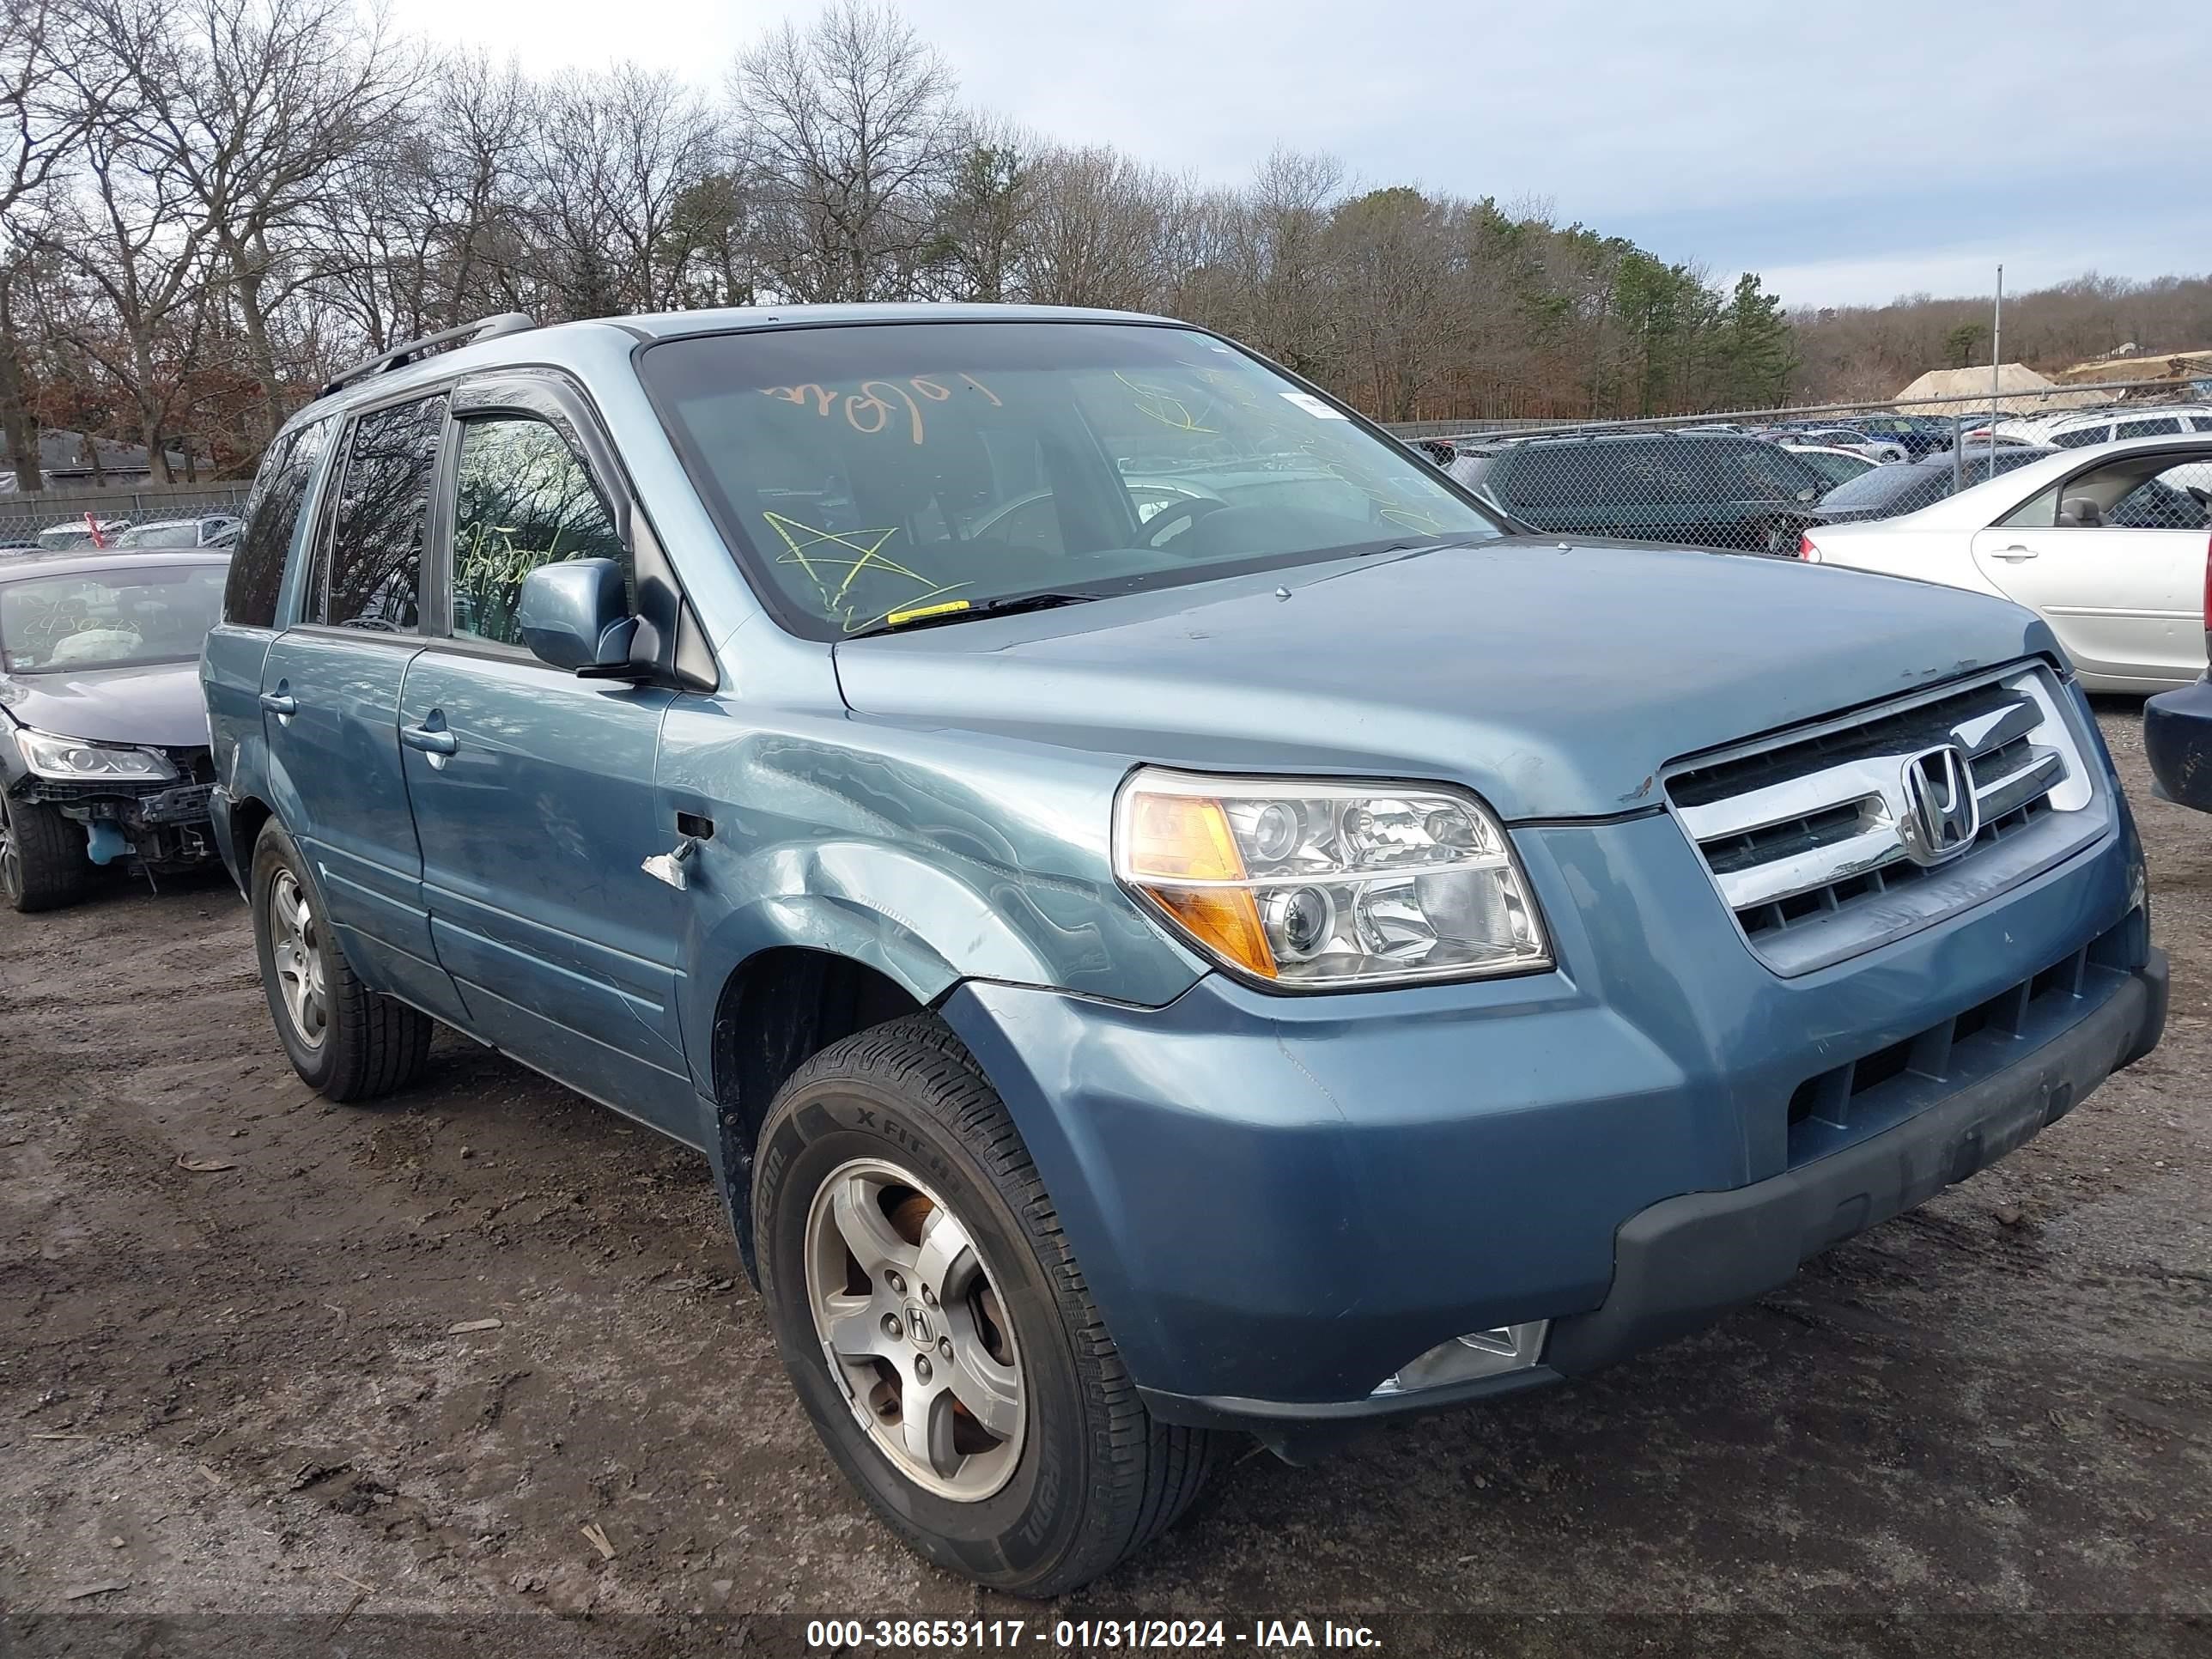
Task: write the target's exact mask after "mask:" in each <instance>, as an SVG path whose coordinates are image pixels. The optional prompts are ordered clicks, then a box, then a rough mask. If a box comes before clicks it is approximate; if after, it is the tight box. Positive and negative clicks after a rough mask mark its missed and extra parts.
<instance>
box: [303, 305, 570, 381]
mask: <svg viewBox="0 0 2212 1659" xmlns="http://www.w3.org/2000/svg"><path fill="white" fill-rule="evenodd" d="M537 326H538V322H537V319H535V318H533V317H530V316H527V315H526V314H525V313H522V312H520V311H503V312H501V313H500V314H499V315H498V316H496V317H479V318H477V320H476V321H474V322H473V323H463V324H462V325H460V326H459V328H448V329H444V330H441V331H439V332H438V333H435V334H425V335H424V336H423V337H422V338H421V339H419V340H403V341H401V342H400V343H398V345H396V346H393V347H392V349H390V350H389V351H380V352H378V353H377V354H376V356H374V357H365V358H363V359H362V361H361V362H357V363H356V364H355V365H354V366H353V367H352V368H349V369H347V370H345V371H344V372H343V373H342V374H337V376H335V377H334V378H332V379H331V380H330V381H329V382H327V383H326V384H325V386H324V387H323V389H322V390H321V391H320V392H317V393H316V394H315V395H316V396H317V397H318V398H327V397H329V396H330V395H331V393H332V392H340V391H343V390H344V389H345V388H346V387H347V386H351V385H353V384H354V383H355V382H356V381H357V380H368V378H369V377H370V376H371V375H374V374H389V373H390V372H391V371H392V370H393V369H395V368H405V367H406V366H407V365H408V364H409V363H411V362H414V361H415V360H416V358H417V357H419V356H422V354H423V353H425V352H428V351H435V350H438V349H440V348H441V347H444V346H456V345H474V344H475V343H477V341H479V340H496V339H497V338H499V337H500V336H501V335H502V334H520V333H521V332H522V331H523V330H525V329H526V328H535V327H537Z"/></svg>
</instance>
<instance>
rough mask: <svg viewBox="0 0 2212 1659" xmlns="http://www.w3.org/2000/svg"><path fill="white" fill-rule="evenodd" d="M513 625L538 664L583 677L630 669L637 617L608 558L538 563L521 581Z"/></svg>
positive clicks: (613, 675) (617, 567) (618, 568)
mask: <svg viewBox="0 0 2212 1659" xmlns="http://www.w3.org/2000/svg"><path fill="white" fill-rule="evenodd" d="M514 621H515V626H516V627H517V629H520V632H521V635H522V642H523V643H524V644H525V645H526V646H528V647H530V650H531V654H532V655H533V656H535V657H536V658H537V659H538V660H539V661H540V662H547V663H550V664H552V665H553V666H554V667H556V668H568V669H574V670H575V671H577V672H579V673H586V674H588V673H590V672H591V671H592V670H594V669H596V670H599V671H600V673H599V678H621V677H623V675H624V674H626V673H627V672H628V671H629V647H630V639H631V636H632V635H635V633H636V632H637V618H636V617H633V616H631V615H630V613H629V596H628V595H626V594H625V593H624V592H623V574H622V567H621V566H620V565H618V564H617V563H616V562H614V561H613V560H612V559H570V560H568V561H567V562H565V563H562V564H541V565H539V566H538V568H537V569H535V570H533V571H532V572H531V573H530V574H528V575H527V576H525V577H524V578H523V579H522V595H521V597H520V599H518V600H517V601H516V603H515V607H514ZM610 671H611V672H610Z"/></svg>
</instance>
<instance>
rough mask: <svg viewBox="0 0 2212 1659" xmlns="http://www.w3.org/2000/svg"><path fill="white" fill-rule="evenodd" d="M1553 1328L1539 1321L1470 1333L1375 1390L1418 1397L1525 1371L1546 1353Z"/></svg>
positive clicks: (1436, 1349)
mask: <svg viewBox="0 0 2212 1659" xmlns="http://www.w3.org/2000/svg"><path fill="white" fill-rule="evenodd" d="M1551 1328H1552V1322H1551V1321H1550V1320H1548V1319H1538V1320H1534V1321H1532V1322H1529V1323H1528V1324H1526V1325H1498V1326H1496V1327H1493V1328H1492V1329H1490V1330H1486V1331H1469V1332H1468V1334H1466V1335H1464V1336H1455V1337H1454V1338H1452V1340H1450V1341H1449V1342H1439V1343H1437V1346H1435V1347H1433V1348H1431V1349H1430V1350H1429V1351H1428V1352H1426V1353H1425V1354H1422V1355H1421V1356H1420V1357H1419V1358H1416V1359H1413V1360H1410V1361H1408V1362H1407V1364H1403V1365H1401V1366H1400V1367H1399V1368H1398V1369H1397V1370H1395V1371H1394V1372H1393V1373H1391V1375H1389V1376H1387V1377H1385V1378H1383V1382H1382V1383H1381V1385H1380V1386H1379V1387H1377V1388H1376V1390H1375V1393H1376V1396H1377V1397H1381V1396H1383V1395H1394V1394H1417V1393H1419V1391H1420V1390H1422V1389H1440V1388H1443V1386H1444V1385H1445V1384H1447V1383H1465V1382H1468V1381H1470V1380H1472V1379H1473V1378H1475V1377H1478V1376H1504V1374H1505V1373H1507V1372H1508V1371H1525V1370H1529V1369H1530V1368H1531V1367H1533V1366H1534V1364H1536V1362H1537V1360H1538V1359H1539V1358H1541V1356H1542V1354H1543V1352H1544V1334H1545V1333H1546V1332H1547V1331H1548V1330H1550V1329H1551Z"/></svg>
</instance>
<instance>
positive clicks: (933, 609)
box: [884, 599, 968, 628]
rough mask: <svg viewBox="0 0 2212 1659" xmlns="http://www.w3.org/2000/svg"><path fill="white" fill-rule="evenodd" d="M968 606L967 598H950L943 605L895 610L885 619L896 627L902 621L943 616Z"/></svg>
mask: <svg viewBox="0 0 2212 1659" xmlns="http://www.w3.org/2000/svg"><path fill="white" fill-rule="evenodd" d="M967 608H968V601H967V600H965V599H948V600H947V601H945V603H944V604H943V605H917V606H915V608H914V609H913V610H911V611H892V612H891V613H890V615H889V616H888V617H884V622H886V623H889V624H890V626H891V627H893V628H896V627H897V626H898V625H899V624H900V623H910V622H914V621H916V620H917V619H919V618H921V617H943V616H946V615H949V614H950V613H951V612H952V611H965V610H966V609H967Z"/></svg>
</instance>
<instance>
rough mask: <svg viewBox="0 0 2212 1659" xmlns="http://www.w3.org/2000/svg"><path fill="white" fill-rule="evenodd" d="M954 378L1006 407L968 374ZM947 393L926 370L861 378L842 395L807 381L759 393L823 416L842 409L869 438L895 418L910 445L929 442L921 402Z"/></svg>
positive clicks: (852, 424) (941, 398)
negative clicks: (897, 377)
mask: <svg viewBox="0 0 2212 1659" xmlns="http://www.w3.org/2000/svg"><path fill="white" fill-rule="evenodd" d="M955 378H957V379H958V380H962V381H963V382H965V383H966V385H967V386H968V388H969V390H970V391H972V392H976V393H978V394H979V395H981V396H982V397H984V398H988V399H989V400H990V404H991V406H992V407H993V408H994V409H1004V408H1005V407H1006V404H1004V403H1003V402H1001V401H1000V398H999V394H998V393H997V392H994V391H992V390H991V388H990V387H989V386H985V385H984V384H983V383H982V381H981V380H977V379H976V378H975V376H974V375H973V374H967V373H965V372H964V371H956V374H955ZM952 393H953V388H952V387H951V386H947V385H945V382H944V381H942V380H933V379H931V378H930V377H929V376H928V375H926V374H915V375H912V376H910V377H908V379H906V380H863V381H861V382H860V388H859V390H857V391H854V392H845V393H843V394H842V395H841V394H840V393H839V392H837V391H836V388H835V387H832V386H817V385H816V384H815V383H814V382H813V381H811V380H808V381H806V382H805V383H803V384H801V385H799V386H763V387H762V388H761V395H762V396H763V397H768V398H781V399H782V400H783V401H784V402H785V403H787V404H792V405H793V406H794V407H796V408H800V409H805V408H807V407H809V406H811V407H812V409H813V410H814V412H815V413H816V414H817V415H818V416H822V417H823V419H824V420H827V419H829V416H830V415H831V414H832V413H833V412H842V414H843V415H844V416H845V424H846V425H848V426H849V427H851V428H853V430H854V431H855V432H858V433H861V434H863V435H867V436H871V437H872V436H873V435H875V434H877V433H878V432H881V431H883V430H884V428H887V427H889V426H890V425H891V424H892V422H894V421H900V422H901V424H902V426H903V428H904V429H905V432H906V435H907V438H908V441H910V442H912V443H915V444H921V443H924V442H927V440H928V434H929V428H928V422H927V421H925V420H924V419H923V417H922V405H923V404H941V403H945V402H947V401H949V400H950V399H951V397H952ZM902 416H903V417H904V418H903V420H902V421H901V417H902Z"/></svg>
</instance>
